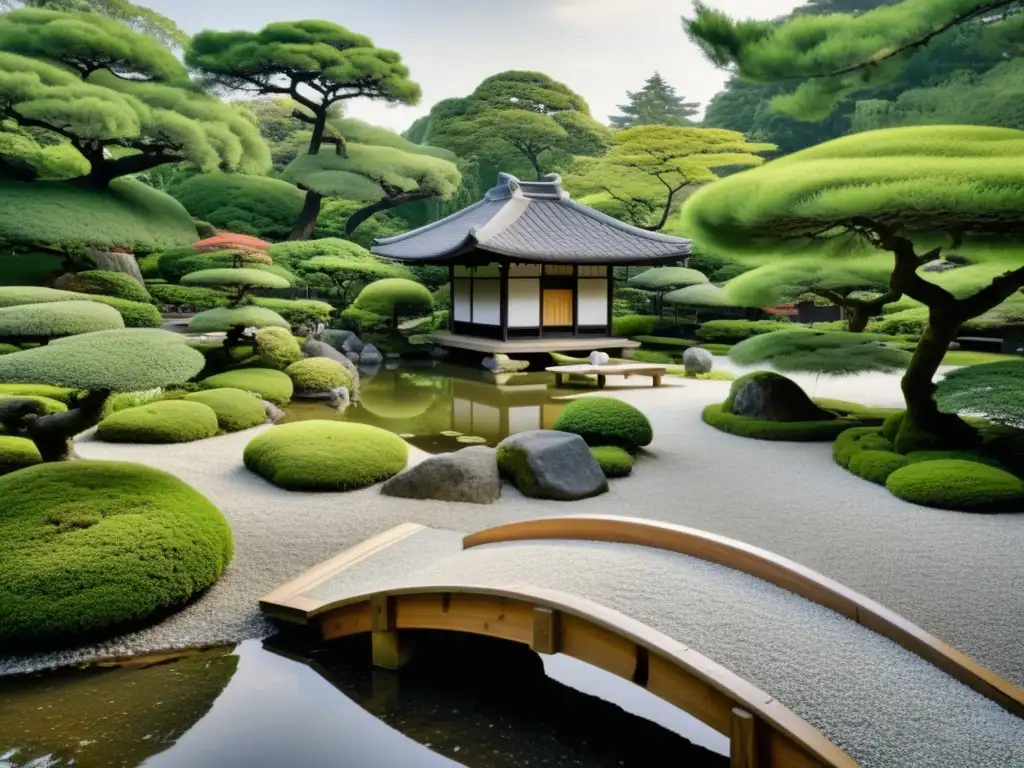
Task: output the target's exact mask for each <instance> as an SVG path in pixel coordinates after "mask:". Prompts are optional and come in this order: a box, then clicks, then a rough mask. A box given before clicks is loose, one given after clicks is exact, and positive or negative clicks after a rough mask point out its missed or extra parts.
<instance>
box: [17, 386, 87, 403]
mask: <svg viewBox="0 0 1024 768" xmlns="http://www.w3.org/2000/svg"><path fill="white" fill-rule="evenodd" d="M6 395H12V396H19V397H41V398H46V399H47V400H56V401H57V402H60V403H64V405H68V404H69V403H70V402H71V401H72V398H73V397H74V395H75V390H73V389H68V388H66V387H54V386H51V385H49V384H10V383H7V384H0V396H6Z"/></svg>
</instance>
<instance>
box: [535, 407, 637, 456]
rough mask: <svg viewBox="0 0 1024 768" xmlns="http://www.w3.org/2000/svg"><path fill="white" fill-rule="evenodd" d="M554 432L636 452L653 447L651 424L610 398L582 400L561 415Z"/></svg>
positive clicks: (635, 409)
mask: <svg viewBox="0 0 1024 768" xmlns="http://www.w3.org/2000/svg"><path fill="white" fill-rule="evenodd" d="M555 429H557V430H559V431H560V432H571V433H573V434H575V435H579V436H580V437H582V438H583V439H584V440H586V441H587V444H588V445H617V446H619V447H620V448H626V449H628V450H630V451H635V450H636V449H638V448H643V447H644V446H646V445H650V444H651V440H653V439H654V431H653V430H652V428H651V422H650V421H649V420H648V418H647V417H646V416H645V415H644V414H643V413H642V412H641V411H640V410H638V409H637V408H634V407H633V406H632V405H630V404H629V403H624V402H622V401H621V400H616V399H615V398H611V397H581V398H579V399H577V400H573V401H572V402H570V403H569V404H568V405H567V406H566V407H565V409H564V410H563V411H562V412H561V413H560V414H558V418H557V419H556V420H555Z"/></svg>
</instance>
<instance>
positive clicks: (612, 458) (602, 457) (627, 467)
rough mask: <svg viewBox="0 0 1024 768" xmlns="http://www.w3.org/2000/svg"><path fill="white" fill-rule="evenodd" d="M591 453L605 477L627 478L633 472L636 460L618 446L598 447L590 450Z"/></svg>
mask: <svg viewBox="0 0 1024 768" xmlns="http://www.w3.org/2000/svg"><path fill="white" fill-rule="evenodd" d="M590 453H591V455H592V456H593V457H594V459H595V460H596V461H597V465H598V466H599V467H601V471H602V472H604V476H605V477H609V478H611V477H626V476H627V475H629V474H630V473H631V472H632V471H633V464H634V462H635V459H634V458H633V457H632V455H630V454H629V452H628V451H625V450H623V449H622V448H619V447H618V446H615V445H596V446H593V447H592V448H591V449H590Z"/></svg>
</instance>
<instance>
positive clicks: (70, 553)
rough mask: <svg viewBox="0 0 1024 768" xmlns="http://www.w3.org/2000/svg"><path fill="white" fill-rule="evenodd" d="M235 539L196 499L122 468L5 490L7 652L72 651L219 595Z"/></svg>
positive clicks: (153, 476) (12, 481) (14, 482)
mask: <svg viewBox="0 0 1024 768" xmlns="http://www.w3.org/2000/svg"><path fill="white" fill-rule="evenodd" d="M231 555H232V540H231V529H230V527H229V526H228V524H227V521H226V520H225V519H224V517H223V516H222V515H221V513H220V512H219V511H218V510H217V508H216V507H214V506H213V505H212V504H211V503H210V502H209V501H208V500H207V499H206V498H205V497H203V496H202V495H201V494H200V493H199V492H197V491H196V490H194V489H193V488H191V487H190V486H188V485H186V484H185V483H183V482H182V481H181V480H179V479H177V478H176V477H173V476H172V475H169V474H167V473H165V472H161V471H159V470H156V469H151V468H149V467H145V466H141V465H138V464H128V463H122V462H113V461H72V462H60V463H54V464H41V465H39V466H34V467H29V468H28V469H24V470H21V471H19V472H14V473H12V474H9V475H5V476H4V477H2V478H0V647H30V648H32V649H33V650H35V649H36V648H37V647H38V646H40V645H43V646H46V645H57V644H59V645H74V644H79V643H81V642H84V641H87V640H91V639H94V638H96V637H97V636H102V635H108V634H111V633H113V632H116V631H119V630H124V629H127V628H130V627H135V626H138V625H140V624H141V623H142V622H144V621H145V620H146V619H147V618H148V617H150V616H152V615H153V614H155V613H158V612H164V611H168V610H172V609H176V608H179V607H181V606H182V605H184V604H185V603H186V602H187V601H188V600H189V599H191V598H192V597H194V596H195V595H196V594H198V593H199V592H201V591H202V590H204V589H206V588H207V587H209V586H210V585H211V584H213V583H214V582H215V581H216V580H217V578H218V577H219V576H220V574H221V572H222V571H223V570H224V568H225V567H226V566H227V564H228V563H229V562H230V560H231Z"/></svg>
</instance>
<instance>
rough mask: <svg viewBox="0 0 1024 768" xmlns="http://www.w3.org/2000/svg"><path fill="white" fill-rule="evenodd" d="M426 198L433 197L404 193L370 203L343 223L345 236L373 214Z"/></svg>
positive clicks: (426, 194)
mask: <svg viewBox="0 0 1024 768" xmlns="http://www.w3.org/2000/svg"><path fill="white" fill-rule="evenodd" d="M428 197H433V195H431V194H429V193H427V192H406V193H404V194H401V195H398V196H397V197H385V198H384V199H383V200H378V201H377V202H376V203H372V204H371V205H368V206H366V207H365V208H360V209H359V210H358V211H356V212H355V213H353V214H352V215H351V216H349V217H348V220H347V221H346V222H345V234H346V235H351V234H352V233H353V232H355V231H356V229H357V228H358V227H359V225H360V224H362V223H363V222H364V221H366V220H367V219H369V218H370V217H371V216H373V214H375V213H380V212H381V211H390V210H391V209H392V208H397V207H398V206H400V205H405V204H406V203H415V202H416V201H417V200H426V199H427V198H428Z"/></svg>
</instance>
